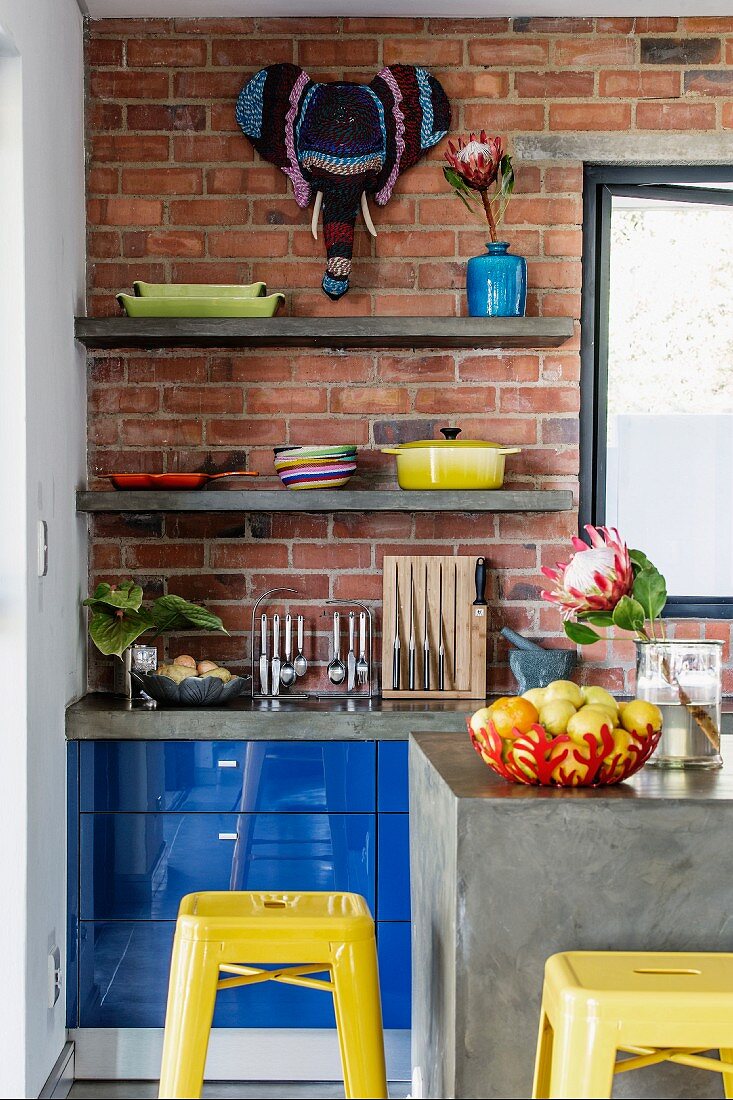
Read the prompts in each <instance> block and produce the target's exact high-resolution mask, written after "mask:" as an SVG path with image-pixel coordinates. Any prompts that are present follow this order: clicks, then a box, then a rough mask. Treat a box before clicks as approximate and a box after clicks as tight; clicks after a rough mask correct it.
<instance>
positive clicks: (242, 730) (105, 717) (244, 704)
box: [66, 693, 733, 759]
mask: <svg viewBox="0 0 733 1100" xmlns="http://www.w3.org/2000/svg"><path fill="white" fill-rule="evenodd" d="M489 701H490V700H489ZM481 705H482V704H481V701H480V700H477V699H446V700H445V701H440V702H438V701H432V700H431V701H428V702H426V701H415V702H411V701H410V700H386V699H380V698H378V697H377V698H374V699H372V700H371V701H366V700H363V701H362V700H360V701H357V700H355V699H309V700H307V701H306V702H303V703H294V702H289V701H286V700H285V699H283V700H281V701H280V702H271V701H264V702H263V701H261V700H252V699H250V698H249V696H245V695H243V696H241V697H240V698H239V699H237V700H235V701H234V702H233V703H230V704H229V706H226V707H157V708H155V709H152V710H151V709H148V708H147V707H144V706H143V705H142V704H141V703H138V702H134V703H129V702H128V701H127V700H125V699H120V698H118V697H117V696H115V695H107V694H103V693H90V694H89V695H85V696H84V697H83V698H82V699H80V700H79V701H78V702H77V703H72V704H71V706H70V707H68V709H67V711H66V738H67V740H68V741H133V740H135V741H137V740H148V741H256V740H263V741H278V740H283V741H329V740H334V741H352V740H353V741H406V740H407V739H408V737H409V736H410V734H411V733H414V732H415V731H416V730H440V731H441V732H443V733H451V734H456V733H461V734H465V732H466V717H467V716H468V715H470V714H472V713H473V712H474V711H475V710H477V709H478V707H480V706H481ZM724 711H725V713H724V715H723V723H722V725H723V733H733V700H726V703H725V704H724ZM477 759H478V758H477Z"/></svg>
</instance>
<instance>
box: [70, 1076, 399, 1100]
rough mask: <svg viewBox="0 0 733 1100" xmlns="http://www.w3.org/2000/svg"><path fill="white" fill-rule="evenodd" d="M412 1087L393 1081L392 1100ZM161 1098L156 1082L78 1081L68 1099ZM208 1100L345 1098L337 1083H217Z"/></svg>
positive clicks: (207, 1089) (207, 1093) (208, 1088)
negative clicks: (158, 1096)
mask: <svg viewBox="0 0 733 1100" xmlns="http://www.w3.org/2000/svg"><path fill="white" fill-rule="evenodd" d="M409 1089H410V1086H409V1083H408V1082H407V1081H392V1082H390V1086H389V1095H390V1097H392V1098H393V1100H403V1098H404V1097H406V1096H407V1095H408V1092H409ZM157 1095H158V1083H157V1081H77V1082H76V1083H75V1084H74V1086H73V1088H72V1090H71V1092H70V1093H69V1097H70V1098H71V1100H148V1098H149V1097H150V1098H154V1097H157ZM203 1095H204V1097H205V1098H206V1100H219V1098H220V1097H221V1100H240V1098H242V1100H255V1098H258V1100H309V1098H311V1097H318V1098H320V1100H332V1098H334V1100H335V1098H336V1097H341V1096H343V1095H344V1087H343V1085H342V1084H341V1083H340V1082H338V1081H312V1082H311V1081H308V1082H303V1081H277V1082H273V1081H252V1082H248V1083H247V1084H244V1083H243V1082H241V1081H214V1082H212V1083H211V1084H210V1085H204V1093H203Z"/></svg>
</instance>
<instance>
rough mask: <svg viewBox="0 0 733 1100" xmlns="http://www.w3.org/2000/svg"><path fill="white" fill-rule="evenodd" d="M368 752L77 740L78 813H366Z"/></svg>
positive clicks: (365, 747) (291, 745) (314, 746)
mask: <svg viewBox="0 0 733 1100" xmlns="http://www.w3.org/2000/svg"><path fill="white" fill-rule="evenodd" d="M375 755H376V747H375V745H374V743H373V742H363V741H362V742H345V741H330V742H325V741H288V742H283V741H246V742H242V741H238V742H237V741H84V742H82V744H81V759H80V792H79V794H80V808H81V810H82V811H89V812H106V811H125V812H134V811H137V812H140V813H145V812H156V811H166V810H172V811H177V812H197V811H218V812H221V813H228V812H238V811H241V812H245V813H249V812H255V811H261V812H272V811H281V812H284V813H300V812H303V813H312V812H314V811H315V812H325V811H327V812H330V813H371V812H372V811H373V810H374V808H375V801H376V791H375V785H376V784H375V773H376V762H375Z"/></svg>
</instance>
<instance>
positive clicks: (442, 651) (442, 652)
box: [438, 562, 445, 691]
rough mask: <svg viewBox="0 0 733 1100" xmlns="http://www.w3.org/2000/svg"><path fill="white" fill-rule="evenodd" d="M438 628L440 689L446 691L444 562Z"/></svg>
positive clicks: (439, 586)
mask: <svg viewBox="0 0 733 1100" xmlns="http://www.w3.org/2000/svg"><path fill="white" fill-rule="evenodd" d="M438 629H439V630H440V644H439V646H438V691H445V645H444V644H443V563H442V562H441V563H440V573H439V574H438Z"/></svg>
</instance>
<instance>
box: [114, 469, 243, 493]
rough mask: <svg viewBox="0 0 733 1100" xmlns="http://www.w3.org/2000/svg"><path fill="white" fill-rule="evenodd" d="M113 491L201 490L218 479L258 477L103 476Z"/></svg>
mask: <svg viewBox="0 0 733 1100" xmlns="http://www.w3.org/2000/svg"><path fill="white" fill-rule="evenodd" d="M104 476H105V477H108V478H109V480H110V481H111V482H112V484H113V485H114V487H115V489H201V488H202V487H203V486H204V485H207V484H208V482H210V481H217V480H218V478H220V477H259V474H258V473H257V471H256V470H227V472H226V473H223V474H105V475H104Z"/></svg>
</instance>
